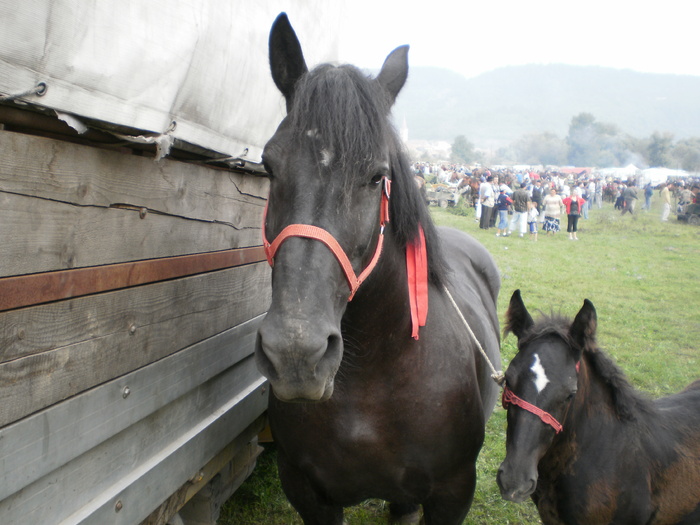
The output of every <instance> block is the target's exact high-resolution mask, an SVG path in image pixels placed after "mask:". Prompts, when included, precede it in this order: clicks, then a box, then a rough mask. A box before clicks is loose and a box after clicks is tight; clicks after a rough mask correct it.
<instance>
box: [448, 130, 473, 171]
mask: <svg viewBox="0 0 700 525" xmlns="http://www.w3.org/2000/svg"><path fill="white" fill-rule="evenodd" d="M476 156H477V155H476V152H475V151H474V144H472V143H471V142H469V141H468V140H467V137H465V136H464V135H459V136H457V137H455V141H454V142H453V143H452V152H451V153H450V161H452V162H454V163H456V164H471V163H472V162H474V160H475V159H476Z"/></svg>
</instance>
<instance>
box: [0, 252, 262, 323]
mask: <svg viewBox="0 0 700 525" xmlns="http://www.w3.org/2000/svg"><path fill="white" fill-rule="evenodd" d="M263 261H266V258H265V251H264V250H263V247H262V246H255V247H252V248H238V249H233V250H224V251H220V252H208V253H198V254H194V255H182V256H178V257H166V258H162V259H150V260H147V261H136V262H128V263H120V264H110V265H105V266H92V267H89V268H76V269H73V270H60V271H55V272H46V273H36V274H30V275H18V276H13V277H4V278H0V311H4V310H12V309H14V308H22V307H25V306H33V305H37V304H42V303H48V302H51V301H59V300H62V299H70V298H72V297H81V296H84V295H90V294H95V293H102V292H108V291H111V290H119V289H121V288H129V287H131V286H139V285H142V284H149V283H155V282H159V281H165V280H168V279H176V278H181V277H187V276H190V275H197V274H200V273H205V272H212V271H215V270H223V269H225V268H233V267H236V266H243V265H245V264H252V263H258V262H263Z"/></svg>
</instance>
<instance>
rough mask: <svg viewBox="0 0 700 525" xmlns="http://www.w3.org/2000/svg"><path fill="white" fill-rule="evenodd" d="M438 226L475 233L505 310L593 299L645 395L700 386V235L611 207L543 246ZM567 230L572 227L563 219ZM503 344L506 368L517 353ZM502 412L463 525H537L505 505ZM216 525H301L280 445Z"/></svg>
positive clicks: (609, 341) (474, 227)
mask: <svg viewBox="0 0 700 525" xmlns="http://www.w3.org/2000/svg"><path fill="white" fill-rule="evenodd" d="M432 211H433V217H434V219H435V221H436V222H437V223H438V224H441V225H447V226H453V227H455V228H458V229H461V230H463V231H466V232H468V233H470V234H472V235H473V236H474V237H476V238H477V239H478V240H480V241H481V242H482V243H483V244H484V245H485V246H486V248H488V250H489V251H490V252H491V253H492V254H493V256H494V258H495V260H496V263H497V264H498V267H499V269H500V272H501V278H502V286H501V294H500V297H499V300H498V312H499V314H500V316H501V319H503V315H504V313H505V310H506V308H507V306H508V301H509V300H510V296H511V294H512V293H513V291H514V290H515V289H518V288H519V289H520V290H521V291H522V294H523V300H524V301H525V304H526V305H527V307H528V309H529V310H530V312H531V313H533V315H535V313H536V312H537V311H538V310H541V311H543V312H546V313H549V312H551V311H554V312H559V313H562V314H565V315H567V316H574V315H575V314H576V312H577V311H578V310H579V308H580V307H581V305H582V303H583V299H584V298H588V299H590V300H591V301H592V302H593V304H594V305H595V307H596V310H597V312H598V341H599V344H600V346H601V347H602V348H603V349H604V350H605V351H606V352H607V353H608V354H610V355H611V356H612V357H613V358H614V359H615V361H616V362H617V363H618V364H619V365H620V366H621V367H622V368H623V370H624V371H625V372H626V373H627V375H628V377H629V379H630V381H631V382H632V383H633V384H634V385H635V386H636V387H638V388H639V389H641V390H644V391H646V392H648V393H649V394H650V395H652V396H654V397H658V396H662V395H666V394H670V393H672V392H676V391H678V390H680V389H682V388H683V387H684V386H685V385H687V384H688V383H690V382H691V381H693V380H695V379H698V378H700V344H699V341H700V278H699V277H700V275H699V274H700V227H694V226H689V225H687V224H685V223H680V222H677V221H675V217H674V216H671V219H670V220H669V222H667V223H661V222H660V221H659V215H660V213H659V210H657V209H656V208H654V207H653V208H652V211H650V212H648V213H645V212H639V213H638V214H637V215H635V216H630V215H625V216H620V214H619V212H616V211H614V210H613V209H612V205H611V204H609V203H606V204H604V207H603V209H602V210H597V209H594V210H591V211H590V218H589V219H588V220H583V219H582V220H581V221H580V223H579V238H580V240H579V241H578V242H573V241H569V240H568V236H567V234H566V232H565V231H563V232H561V233H559V234H557V235H555V236H554V237H547V236H545V235H543V234H542V233H540V235H539V240H538V241H537V242H533V241H531V240H530V239H529V238H528V237H525V238H522V239H521V238H519V237H517V236H515V237H513V236H511V237H507V238H500V237H496V236H495V230H488V231H486V230H480V229H479V228H478V224H477V223H476V222H475V221H474V216H473V211H472V210H464V209H462V210H458V212H459V213H457V214H456V213H452V212H451V210H444V209H440V208H433V209H432ZM563 223H564V224H563V227H564V230H565V229H566V219H564V221H563ZM515 343H516V341H515V338H514V336H512V335H509V336H508V337H506V338H505V339H504V340H503V342H502V358H503V367H504V369H505V367H506V366H507V364H508V362H509V361H510V359H512V357H513V355H514V354H515V351H516V346H515ZM505 425H506V422H505V412H504V411H503V410H502V409H500V408H499V409H497V410H496V412H495V413H494V415H493V416H492V417H491V419H490V420H489V422H488V425H487V429H486V430H487V435H486V442H485V444H484V447H483V449H482V452H481V454H480V457H479V461H478V464H477V469H478V482H477V489H476V495H475V499H474V504H473V505H472V508H471V511H470V513H469V516H468V517H467V519H466V521H465V522H464V523H465V524H466V525H477V524H479V525H481V524H498V525H508V524H510V525H516V524H523V525H524V524H528V525H530V524H536V523H540V522H539V519H538V517H537V511H536V509H535V507H534V505H533V504H532V503H529V502H528V503H524V504H519V505H518V504H514V503H509V502H506V501H504V500H502V499H501V497H500V495H499V492H498V488H497V486H496V482H495V477H496V470H497V469H498V466H499V465H500V463H501V461H502V460H503V458H504V456H505ZM387 516H388V508H387V506H385V504H384V503H383V502H381V501H377V500H371V501H368V502H365V503H364V504H362V505H358V506H356V507H353V508H351V509H346V521H347V523H348V524H350V525H359V524H379V523H386V517H387ZM218 523H219V525H263V524H265V525H282V524H285V525H287V524H301V523H302V522H301V520H300V519H299V517H298V516H297V514H296V513H295V511H294V510H293V509H292V507H291V506H290V505H289V503H288V502H287V500H286V498H285V497H284V494H283V493H282V490H281V488H280V485H279V480H278V479H277V474H276V467H275V447H274V445H267V446H266V451H265V452H264V453H263V454H262V456H261V457H260V459H259V461H258V466H257V467H256V470H255V472H254V473H253V474H252V476H251V477H250V478H249V479H248V480H247V481H246V482H245V483H244V484H243V485H242V487H241V488H240V489H239V490H238V491H237V492H236V494H234V496H233V497H232V498H231V499H229V501H228V502H227V504H226V505H225V506H224V508H223V510H222V514H221V517H220V519H219V522H218Z"/></svg>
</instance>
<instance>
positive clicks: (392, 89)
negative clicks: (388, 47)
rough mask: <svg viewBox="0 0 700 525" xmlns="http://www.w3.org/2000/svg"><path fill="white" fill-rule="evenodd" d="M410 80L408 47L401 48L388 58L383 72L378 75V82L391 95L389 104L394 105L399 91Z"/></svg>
mask: <svg viewBox="0 0 700 525" xmlns="http://www.w3.org/2000/svg"><path fill="white" fill-rule="evenodd" d="M407 78H408V46H399V47H397V48H396V49H394V50H393V51H392V52H391V53H389V56H388V57H386V60H385V61H384V65H383V66H382V70H381V71H380V72H379V75H377V81H378V82H379V84H381V86H382V87H383V88H384V90H385V91H386V92H387V94H388V95H389V103H390V104H393V103H394V101H395V100H396V97H397V95H398V94H399V91H401V88H402V87H403V85H404V84H405V83H406V79H407Z"/></svg>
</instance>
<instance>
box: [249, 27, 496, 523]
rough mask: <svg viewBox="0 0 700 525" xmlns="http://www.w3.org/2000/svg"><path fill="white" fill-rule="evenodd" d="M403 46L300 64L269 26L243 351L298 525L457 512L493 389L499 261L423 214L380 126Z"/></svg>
mask: <svg viewBox="0 0 700 525" xmlns="http://www.w3.org/2000/svg"><path fill="white" fill-rule="evenodd" d="M407 53H408V48H407V46H404V47H399V48H397V49H396V50H395V51H393V52H392V53H391V54H390V55H389V56H388V58H387V59H386V61H385V63H384V66H383V67H382V69H381V72H380V73H379V75H378V76H377V78H376V79H373V78H369V77H367V76H366V75H364V74H363V73H362V72H361V71H360V70H359V69H357V68H356V67H353V66H349V65H343V66H340V67H335V66H331V65H328V64H324V65H320V66H318V67H316V68H315V69H313V70H312V71H308V70H307V66H306V63H305V61H304V57H303V55H302V51H301V46H300V44H299V41H298V40H297V37H296V34H295V33H294V30H293V29H292V27H291V25H290V23H289V21H288V19H287V16H286V15H285V14H284V13H283V14H281V15H280V16H279V17H278V18H277V20H276V21H275V23H274V24H273V26H272V30H271V33H270V64H271V70H272V77H273V80H274V82H275V84H276V85H277V87H278V88H279V89H280V91H281V92H282V94H283V95H284V98H285V99H286V104H287V116H286V117H285V118H284V120H283V121H282V123H281V124H280V126H279V128H278V129H277V132H276V133H275V135H274V136H273V137H272V138H271V139H270V141H269V142H268V143H267V145H266V146H265V149H264V152H263V160H264V163H265V166H266V169H267V171H268V173H269V176H270V195H269V200H268V209H267V211H266V220H265V224H264V230H265V231H264V244H265V246H266V248H267V250H268V259H269V260H270V263H271V264H273V270H272V303H271V305H270V309H269V311H268V314H267V316H266V318H265V320H264V322H263V324H262V326H261V328H260V331H259V334H258V344H257V351H256V356H257V361H258V367H259V368H260V370H261V371H262V373H263V374H264V375H265V376H267V377H268V378H269V379H270V383H271V385H272V391H273V392H274V396H270V404H269V418H270V424H271V428H272V433H273V437H274V439H275V441H276V442H277V445H278V468H279V474H280V478H281V481H282V486H283V488H284V491H285V493H286V495H287V497H288V498H289V500H290V501H291V503H292V504H293V505H294V507H295V508H296V509H297V511H298V512H299V514H301V516H302V518H303V520H304V523H306V524H312V523H318V524H321V523H322V524H325V525H329V524H331V525H332V524H338V525H339V524H341V523H342V522H343V507H346V506H351V505H355V504H357V503H360V502H361V501H363V500H365V499H368V498H378V499H383V500H386V501H388V502H390V510H391V515H392V518H393V519H398V518H401V517H403V518H405V517H406V516H412V519H414V518H415V517H416V516H417V515H418V512H419V505H421V504H422V506H423V515H424V520H425V523H427V524H440V525H451V524H458V523H462V520H463V519H464V517H465V515H466V514H467V512H468V510H469V507H470V505H471V502H472V498H473V494H474V486H475V481H476V480H475V478H476V474H475V461H476V458H477V455H478V453H479V449H480V447H481V445H482V442H483V439H484V426H485V422H486V420H487V419H488V417H489V415H490V414H491V412H492V409H493V407H494V404H495V401H496V399H497V396H498V387H497V385H496V384H495V383H494V382H493V381H492V380H491V378H490V372H489V367H488V366H487V365H488V364H487V360H486V359H485V357H484V355H488V356H489V360H490V361H493V362H497V363H499V364H500V354H499V326H498V316H497V312H496V299H497V295H498V290H499V286H500V278H499V274H498V271H497V269H496V266H495V264H494V262H493V260H492V258H491V257H490V255H489V254H488V252H487V251H486V250H485V249H484V248H483V247H482V246H481V245H480V244H479V243H477V242H476V241H475V240H474V239H472V238H471V237H469V236H467V235H466V234H462V233H460V232H458V231H456V230H451V229H437V228H436V227H435V226H434V225H433V223H432V221H431V219H430V215H429V212H428V209H427V207H426V206H425V203H424V202H422V199H421V196H420V192H419V190H418V187H417V185H416V183H415V181H414V177H413V172H412V170H411V166H410V163H409V161H408V159H407V157H406V156H405V154H404V152H403V151H402V147H401V144H400V140H399V138H398V136H397V133H396V131H395V130H394V128H393V127H392V125H391V123H390V120H389V113H390V108H391V106H392V104H393V102H394V99H395V98H396V96H397V95H398V93H399V91H400V89H401V88H402V87H403V85H404V82H405V80H406V78H407V74H408V61H407ZM267 239H269V240H270V241H272V242H268V240H267ZM356 273H359V274H360V275H359V277H357V276H356ZM360 283H362V284H361V286H360ZM451 297H454V301H455V302H456V305H457V306H458V308H457V307H455V306H453V305H452V302H451V299H450V298H451ZM350 299H351V300H350ZM458 310H459V311H461V314H462V315H463V316H464V320H462V319H460V312H459V311H458ZM470 328H471V333H470ZM479 347H481V348H482V349H483V350H484V352H485V354H482V353H480V352H479V350H478V348H479Z"/></svg>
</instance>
